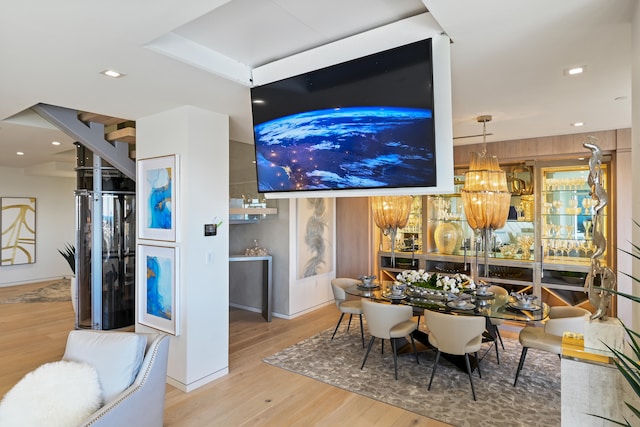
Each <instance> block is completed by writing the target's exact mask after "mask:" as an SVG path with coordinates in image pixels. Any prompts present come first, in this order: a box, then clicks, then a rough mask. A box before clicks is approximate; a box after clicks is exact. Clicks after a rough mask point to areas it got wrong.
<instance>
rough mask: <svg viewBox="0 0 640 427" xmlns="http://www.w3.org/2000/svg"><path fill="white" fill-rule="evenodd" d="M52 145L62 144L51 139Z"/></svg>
mask: <svg viewBox="0 0 640 427" xmlns="http://www.w3.org/2000/svg"><path fill="white" fill-rule="evenodd" d="M51 145H60V143H59V142H58V141H51Z"/></svg>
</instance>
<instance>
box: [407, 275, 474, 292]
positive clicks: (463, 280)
mask: <svg viewBox="0 0 640 427" xmlns="http://www.w3.org/2000/svg"><path fill="white" fill-rule="evenodd" d="M395 285H405V286H407V287H408V288H409V289H407V293H410V294H415V295H416V296H426V295H440V296H446V295H448V294H450V293H451V294H459V293H461V292H464V291H467V290H473V289H475V288H476V284H475V283H474V282H473V280H472V279H471V277H469V276H467V275H466V274H462V273H455V274H452V275H444V274H440V273H429V272H427V271H425V270H423V269H420V270H404V271H401V272H400V273H398V275H397V276H396V282H395Z"/></svg>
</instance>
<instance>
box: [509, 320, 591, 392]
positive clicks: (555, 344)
mask: <svg viewBox="0 0 640 427" xmlns="http://www.w3.org/2000/svg"><path fill="white" fill-rule="evenodd" d="M587 314H588V315H591V312H590V311H589V310H586V309H584V308H581V307H551V309H550V310H549V318H548V319H547V321H546V322H545V323H544V326H543V327H540V326H526V327H524V328H523V329H522V330H521V331H520V335H519V336H518V339H519V340H520V344H522V353H521V354H520V362H518V369H517V371H516V378H515V380H514V381H513V386H514V387H515V386H516V384H517V383H518V376H519V375H520V371H521V370H522V366H523V365H524V360H525V358H526V357H527V351H528V350H529V349H530V348H535V349H538V350H542V351H548V352H549V353H555V354H557V355H560V353H562V335H564V333H565V332H575V333H579V334H581V333H583V332H584V322H585V315H587Z"/></svg>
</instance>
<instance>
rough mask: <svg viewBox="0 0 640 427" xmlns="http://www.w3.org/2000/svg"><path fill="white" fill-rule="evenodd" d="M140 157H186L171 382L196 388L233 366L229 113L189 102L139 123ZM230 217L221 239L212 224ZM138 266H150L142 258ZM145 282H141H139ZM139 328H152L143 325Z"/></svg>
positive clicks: (182, 161)
mask: <svg viewBox="0 0 640 427" xmlns="http://www.w3.org/2000/svg"><path fill="white" fill-rule="evenodd" d="M136 132H137V135H136V140H137V143H136V146H137V147H136V149H137V157H138V159H144V158H149V157H157V156H164V155H169V154H177V155H178V156H179V173H178V181H179V182H178V188H177V190H178V195H177V197H178V200H177V202H176V213H177V215H178V220H177V223H178V224H177V225H178V234H179V237H178V238H177V241H176V242H149V241H143V240H140V239H138V244H141V243H145V244H151V243H153V244H160V245H164V246H175V247H177V248H179V250H180V259H179V280H178V283H179V288H178V292H179V297H178V298H179V310H180V312H179V315H178V317H179V323H180V331H179V335H178V336H174V337H171V344H170V350H169V366H168V372H167V375H168V377H169V378H168V382H169V383H170V384H172V385H174V386H175V387H177V388H179V389H181V390H183V391H191V390H193V389H195V388H197V387H200V386H202V385H204V384H206V383H208V382H210V381H213V380H214V379H216V378H218V377H220V376H222V375H225V374H227V373H228V369H229V356H228V353H229V307H228V306H229V265H228V258H229V255H228V251H229V227H228V224H229V220H228V219H229V118H228V116H225V115H221V114H217V113H214V112H210V111H206V110H202V109H199V108H195V107H190V106H184V107H179V108H176V109H174V110H170V111H166V112H162V113H158V114H155V115H153V116H148V117H144V118H142V119H139V120H137V121H136ZM214 217H218V218H219V219H220V220H222V221H223V225H222V226H221V227H218V233H217V235H216V236H208V237H205V236H204V224H206V223H212V222H213V219H214ZM136 267H137V269H140V268H144V266H142V265H141V262H140V260H137V262H136ZM137 286H140V284H139V283H138V284H137ZM136 331H152V330H151V329H150V328H148V327H145V326H144V325H141V324H139V323H137V322H136Z"/></svg>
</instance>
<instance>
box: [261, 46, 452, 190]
mask: <svg viewBox="0 0 640 427" xmlns="http://www.w3.org/2000/svg"><path fill="white" fill-rule="evenodd" d="M447 43H448V38H447ZM441 45H442V43H440V46H441ZM443 50H445V54H444V55H443V54H442V53H437V51H438V52H439V51H443ZM448 53H449V50H448V46H446V49H443V48H442V47H440V48H436V46H434V43H433V39H432V38H428V39H424V40H419V41H416V42H413V43H410V44H406V45H403V46H399V47H395V48H392V49H388V50H384V51H381V52H377V53H374V54H371V55H367V56H363V57H360V58H356V59H353V60H350V61H346V62H342V63H339V64H336V65H331V66H328V67H325V68H321V69H318V70H313V71H309V72H307V73H304V74H300V75H296V76H293V77H288V78H285V79H282V80H278V81H274V82H271V83H267V84H264V85H260V86H256V87H253V88H251V100H252V115H253V126H254V137H255V141H254V142H255V154H256V170H257V181H258V192H259V193H263V194H264V195H265V197H267V198H278V197H280V198H282V197H325V196H329V197H339V196H351V195H353V196H362V195H382V194H398V195H399V194H413V195H417V194H429V193H442V192H451V191H452V189H453V142H452V130H451V84H450V65H449V55H448ZM439 62H444V64H441V65H440V64H439ZM443 69H444V71H443ZM443 74H444V75H443ZM442 98H444V99H442Z"/></svg>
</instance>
